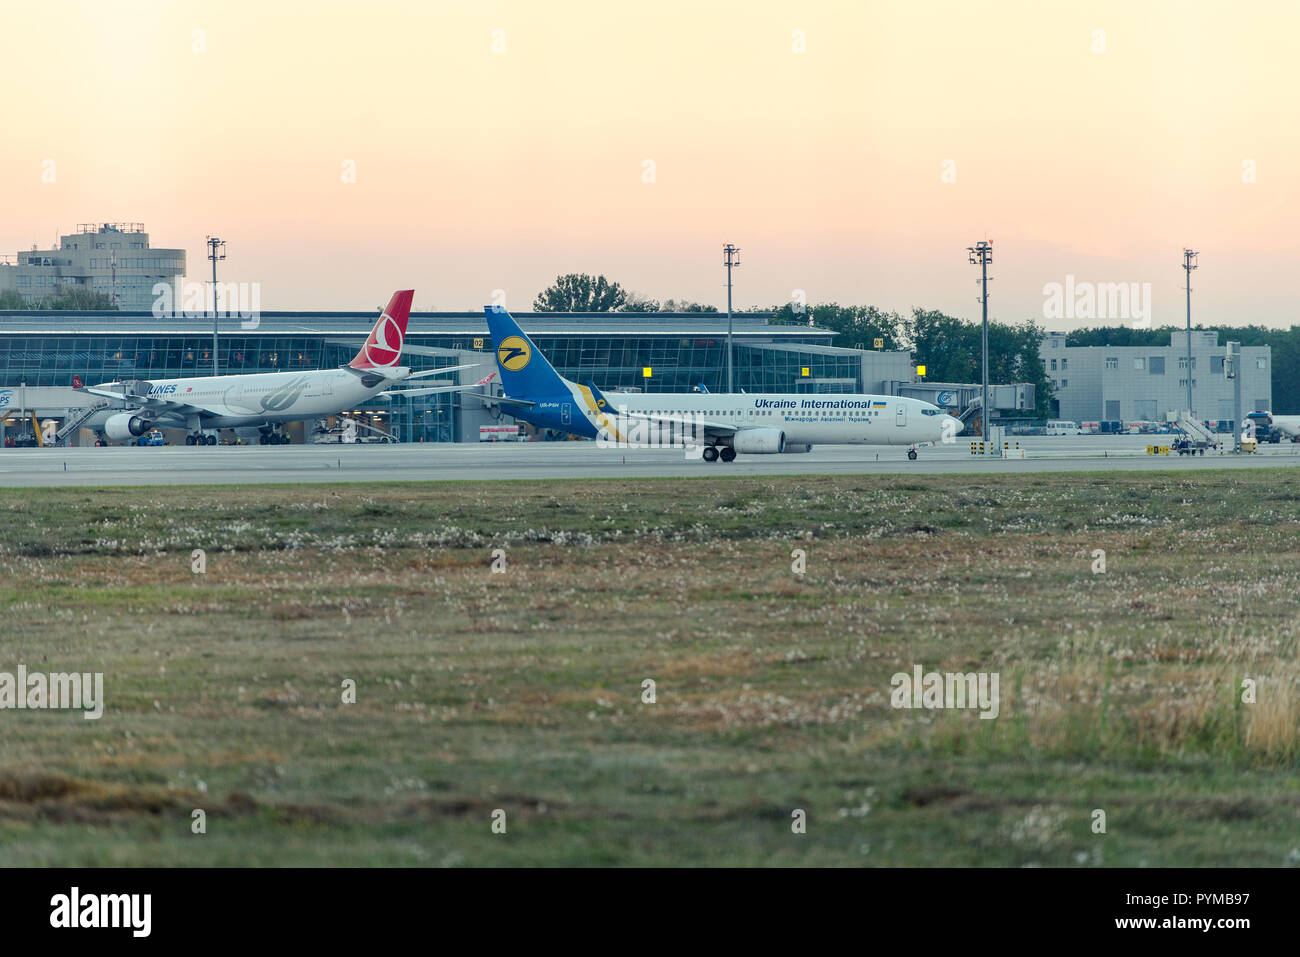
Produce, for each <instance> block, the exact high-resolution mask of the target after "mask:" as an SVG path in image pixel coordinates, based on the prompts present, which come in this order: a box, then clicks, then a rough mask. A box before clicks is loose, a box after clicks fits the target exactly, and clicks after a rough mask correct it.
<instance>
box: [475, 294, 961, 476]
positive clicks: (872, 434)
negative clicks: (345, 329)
mask: <svg viewBox="0 0 1300 957" xmlns="http://www.w3.org/2000/svg"><path fill="white" fill-rule="evenodd" d="M485 312H486V313H487V321H488V328H489V329H490V330H491V332H492V343H493V345H494V346H495V348H496V357H497V369H498V371H499V372H500V373H501V386H502V388H503V389H504V390H505V396H502V397H497V398H495V399H492V400H490V404H498V405H500V406H501V407H502V408H503V409H504V410H505V411H507V412H508V413H509V414H510V415H512V416H514V417H515V418H516V419H522V420H523V421H525V422H529V423H531V424H533V425H535V426H537V427H539V428H545V429H554V430H558V431H565V432H571V433H573V434H575V435H583V436H586V437H587V438H597V439H605V440H608V441H613V442H629V443H630V444H632V445H636V444H638V431H641V432H642V433H648V432H650V430H655V431H658V432H659V433H660V435H662V434H663V433H664V432H665V431H668V432H676V433H678V434H681V433H687V434H689V435H691V436H692V441H694V442H696V443H697V444H699V445H702V446H703V451H704V460H705V461H706V462H715V461H717V460H719V459H721V460H722V461H723V462H730V461H732V460H733V459H735V457H736V454H737V453H738V452H744V453H754V454H767V453H776V452H806V451H808V449H809V448H811V447H812V446H813V445H814V444H818V445H905V446H908V447H909V448H908V451H907V457H908V458H909V459H915V458H916V457H917V452H916V449H917V446H919V445H932V444H934V443H936V442H941V441H944V440H945V439H947V440H948V441H953V440H955V438H956V436H957V433H959V432H960V431H961V429H962V423H961V420H959V419H956V418H953V417H952V416H950V415H947V414H946V413H945V412H944V411H943V410H942V409H940V408H939V407H938V406H934V405H931V404H930V403H929V402H922V401H921V400H920V399H909V398H905V397H903V396H897V395H839V394H835V395H830V394H806V393H795V394H781V395H777V394H771V393H748V394H746V393H740V394H731V395H726V394H716V393H707V392H705V393H700V392H650V393H628V394H623V393H619V394H617V395H615V396H613V397H612V398H611V397H607V396H604V395H602V394H601V392H600V390H599V389H597V388H596V386H595V383H588V384H586V385H579V384H578V383H576V382H570V381H569V380H568V379H565V378H564V377H563V376H561V375H560V374H559V373H558V372H556V371H555V368H554V367H553V366H552V365H551V364H550V363H549V362H547V361H546V357H545V356H543V355H542V353H541V352H540V351H539V350H538V348H537V347H536V346H535V345H533V341H532V340H531V339H529V338H528V336H527V335H525V334H524V331H523V330H522V329H520V328H519V325H518V323H516V322H515V320H514V319H513V318H511V316H510V314H509V313H507V312H506V311H505V309H503V308H501V307H500V306H487V307H486V308H485Z"/></svg>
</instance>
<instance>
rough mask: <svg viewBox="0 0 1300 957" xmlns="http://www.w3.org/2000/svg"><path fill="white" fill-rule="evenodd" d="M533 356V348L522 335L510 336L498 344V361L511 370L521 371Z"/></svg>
mask: <svg viewBox="0 0 1300 957" xmlns="http://www.w3.org/2000/svg"><path fill="white" fill-rule="evenodd" d="M532 358H533V348H532V346H530V345H529V344H528V340H527V339H525V338H523V337H522V336H510V337H509V338H508V339H506V340H505V341H504V342H502V343H501V345H499V346H497V362H499V363H501V365H502V366H503V367H504V368H506V369H508V370H510V371H511V372H520V371H522V370H523V369H524V368H525V367H526V366H527V365H528V362H529V360H531V359H532Z"/></svg>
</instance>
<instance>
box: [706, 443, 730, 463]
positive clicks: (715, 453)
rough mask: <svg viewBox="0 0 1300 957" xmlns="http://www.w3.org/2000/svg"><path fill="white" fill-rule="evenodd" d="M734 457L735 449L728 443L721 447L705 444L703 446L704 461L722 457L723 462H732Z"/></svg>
mask: <svg viewBox="0 0 1300 957" xmlns="http://www.w3.org/2000/svg"><path fill="white" fill-rule="evenodd" d="M735 458H736V450H735V449H733V448H732V447H731V446H730V445H724V446H722V447H721V448H719V447H718V446H716V445H706V446H705V447H704V461H706V462H716V461H718V459H722V461H724V462H732V461H735Z"/></svg>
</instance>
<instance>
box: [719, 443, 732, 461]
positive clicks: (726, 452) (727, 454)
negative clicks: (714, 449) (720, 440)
mask: <svg viewBox="0 0 1300 957" xmlns="http://www.w3.org/2000/svg"><path fill="white" fill-rule="evenodd" d="M718 455H719V456H720V457H721V458H722V461H724V462H731V461H733V460H734V459H735V458H736V450H735V449H733V448H732V447H731V446H727V447H726V448H724V449H723V450H722V451H721V452H719V453H718Z"/></svg>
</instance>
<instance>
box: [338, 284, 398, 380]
mask: <svg viewBox="0 0 1300 957" xmlns="http://www.w3.org/2000/svg"><path fill="white" fill-rule="evenodd" d="M414 296H415V290H414V289H399V290H398V291H397V292H395V293H393V298H392V299H390V300H388V306H387V308H385V309H384V311H383V313H382V314H381V315H380V316H379V321H378V322H376V323H375V328H373V329H371V330H370V336H369V338H367V339H366V344H365V345H364V346H362V347H361V351H360V352H358V353H357V357H356V358H355V359H353V360H352V361H351V362H349V363H348V365H350V366H351V367H352V368H354V369H384V368H391V367H393V366H396V365H397V363H398V361H399V360H400V359H401V358H402V341H403V340H404V339H405V338H406V320H407V319H409V318H410V317H411V299H412V298H414Z"/></svg>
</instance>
